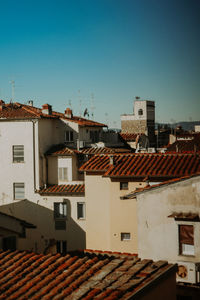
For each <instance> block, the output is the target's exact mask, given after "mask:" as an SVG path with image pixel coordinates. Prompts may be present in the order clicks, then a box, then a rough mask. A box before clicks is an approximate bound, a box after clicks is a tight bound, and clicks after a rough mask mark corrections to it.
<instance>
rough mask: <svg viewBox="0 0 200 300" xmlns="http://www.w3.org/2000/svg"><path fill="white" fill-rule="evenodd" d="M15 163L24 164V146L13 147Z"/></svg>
mask: <svg viewBox="0 0 200 300" xmlns="http://www.w3.org/2000/svg"><path fill="white" fill-rule="evenodd" d="M13 162H14V163H16V162H24V146H23V145H15V146H13Z"/></svg>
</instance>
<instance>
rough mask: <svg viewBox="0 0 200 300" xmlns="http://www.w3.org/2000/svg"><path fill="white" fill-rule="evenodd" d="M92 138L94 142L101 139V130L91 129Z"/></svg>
mask: <svg viewBox="0 0 200 300" xmlns="http://www.w3.org/2000/svg"><path fill="white" fill-rule="evenodd" d="M90 140H92V143H97V142H98V141H99V132H98V131H90Z"/></svg>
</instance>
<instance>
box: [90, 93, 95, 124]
mask: <svg viewBox="0 0 200 300" xmlns="http://www.w3.org/2000/svg"><path fill="white" fill-rule="evenodd" d="M90 109H91V117H92V120H94V110H95V106H94V94H93V93H91V100H90Z"/></svg>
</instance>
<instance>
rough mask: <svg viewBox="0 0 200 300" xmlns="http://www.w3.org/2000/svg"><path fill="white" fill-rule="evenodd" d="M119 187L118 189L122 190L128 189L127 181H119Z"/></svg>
mask: <svg viewBox="0 0 200 300" xmlns="http://www.w3.org/2000/svg"><path fill="white" fill-rule="evenodd" d="M125 184H127V186H126V187H123V185H125ZM119 188H120V191H124V190H126V191H127V190H128V181H121V182H120V184H119Z"/></svg>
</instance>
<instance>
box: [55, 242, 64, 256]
mask: <svg viewBox="0 0 200 300" xmlns="http://www.w3.org/2000/svg"><path fill="white" fill-rule="evenodd" d="M56 251H57V253H61V254H66V253H67V241H57V242H56Z"/></svg>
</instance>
